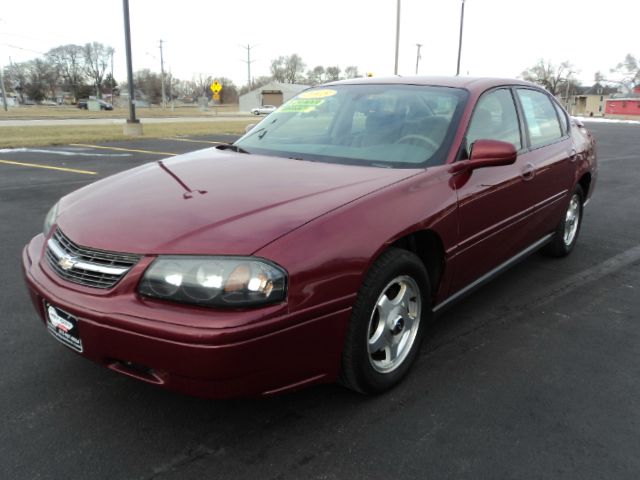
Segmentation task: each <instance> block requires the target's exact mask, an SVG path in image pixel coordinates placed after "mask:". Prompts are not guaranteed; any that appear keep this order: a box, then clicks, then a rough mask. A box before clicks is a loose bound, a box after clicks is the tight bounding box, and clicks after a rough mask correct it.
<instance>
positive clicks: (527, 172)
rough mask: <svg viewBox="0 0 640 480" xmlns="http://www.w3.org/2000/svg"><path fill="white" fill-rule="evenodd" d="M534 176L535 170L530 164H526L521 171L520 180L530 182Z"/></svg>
mask: <svg viewBox="0 0 640 480" xmlns="http://www.w3.org/2000/svg"><path fill="white" fill-rule="evenodd" d="M535 175H536V169H535V167H534V166H533V164H532V163H527V164H526V165H525V166H524V168H523V169H522V178H523V179H525V180H531V179H533V177H535Z"/></svg>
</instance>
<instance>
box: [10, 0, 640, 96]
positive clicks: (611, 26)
mask: <svg viewBox="0 0 640 480" xmlns="http://www.w3.org/2000/svg"><path fill="white" fill-rule="evenodd" d="M2 3H3V5H2V8H1V9H0V63H2V64H7V63H8V62H9V57H11V59H12V60H13V61H14V62H18V61H24V60H29V59H31V58H34V57H37V56H38V53H37V52H46V51H47V50H48V49H50V48H52V47H55V46H58V45H62V44H67V43H76V44H84V43H86V42H90V41H98V42H102V43H105V44H108V45H110V46H112V47H114V48H115V52H116V53H115V77H116V79H117V80H119V81H121V80H124V79H125V76H126V66H125V56H124V33H123V26H122V2H121V1H120V0H106V1H104V0H103V1H94V0H58V1H55V0H29V1H28V2H19V1H9V0H7V1H3V2H2ZM460 5H461V0H402V17H401V35H400V67H399V73H400V74H404V75H413V74H414V72H415V63H416V43H421V44H423V47H422V60H421V62H420V68H419V73H420V74H421V75H442V74H444V75H452V74H455V68H456V58H457V49H458V31H459V30H458V29H459V21H460ZM130 13H131V30H132V48H133V63H134V70H138V69H142V68H150V69H153V70H156V71H159V70H160V60H159V57H160V54H159V49H158V43H159V40H160V39H161V38H162V39H163V40H164V41H165V42H166V43H165V55H164V56H165V67H166V69H167V70H171V71H172V73H173V74H174V76H176V77H179V78H181V79H185V80H188V79H191V77H192V76H193V75H197V74H199V73H203V74H208V75H212V76H214V77H215V76H218V77H221V76H225V77H229V78H231V79H232V80H233V81H234V82H235V83H236V84H237V85H238V86H241V85H243V84H245V83H246V79H247V67H246V63H244V62H243V61H242V60H243V59H246V49H244V48H242V47H241V45H245V46H246V45H251V46H253V49H252V50H251V54H252V59H253V60H255V61H254V62H253V63H252V66H251V74H252V76H253V77H258V76H261V75H269V66H270V61H271V60H272V59H273V58H276V57H278V56H279V55H289V54H292V53H297V54H299V55H300V56H301V57H302V59H303V60H304V62H305V63H306V65H307V69H310V68H313V67H314V66H316V65H323V66H329V65H338V66H340V67H341V68H342V69H343V70H344V68H345V67H347V66H349V65H356V66H358V68H359V69H360V72H362V73H363V72H372V73H373V74H374V75H388V74H392V73H393V65H394V48H395V23H396V0H369V1H365V0H323V1H321V2H311V1H303V0H298V1H293V0H269V1H264V2H261V1H257V0H253V1H249V0H229V1H224V2H223V1H215V0H209V1H202V0H179V1H175V2H169V1H159V0H155V1H154V0H130ZM638 19H640V2H638V1H636V0H608V1H606V2H599V3H595V4H591V3H590V2H585V1H577V0H535V1H525V0H466V4H465V28H464V40H463V49H462V64H461V73H462V74H465V75H466V74H469V75H472V76H506V77H515V76H518V75H520V74H521V72H522V71H523V70H524V69H526V68H527V67H529V66H531V65H533V64H535V63H536V62H537V60H538V59H540V58H545V59H550V60H552V61H553V62H554V63H560V62H562V61H564V60H569V61H570V62H571V63H572V64H573V65H574V66H575V68H576V69H577V70H579V73H578V74H577V76H578V78H579V79H580V80H581V81H582V82H583V83H592V82H593V75H594V73H595V72H596V71H598V70H602V71H603V72H605V73H608V72H609V69H610V68H612V67H614V66H615V65H616V64H617V63H619V62H621V61H622V60H623V59H624V56H625V55H626V54H627V53H633V54H634V55H640V43H639V41H638V35H637V32H638V28H640V27H638V25H637V22H638Z"/></svg>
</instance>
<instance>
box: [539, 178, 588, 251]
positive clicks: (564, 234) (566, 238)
mask: <svg viewBox="0 0 640 480" xmlns="http://www.w3.org/2000/svg"><path fill="white" fill-rule="evenodd" d="M583 203H584V192H583V190H582V187H581V186H580V185H576V189H575V190H574V191H573V194H572V195H571V199H570V200H569V205H567V210H566V211H565V214H564V217H563V218H562V220H560V223H559V224H558V226H557V227H556V231H555V232H554V234H553V238H552V239H551V242H550V243H548V244H547V245H546V246H545V247H544V248H543V249H542V252H543V253H544V254H546V255H549V256H551V257H566V256H567V255H569V254H570V253H571V251H572V250H573V247H574V246H575V244H576V242H577V241H578V234H579V233H580V226H581V224H582V206H583Z"/></svg>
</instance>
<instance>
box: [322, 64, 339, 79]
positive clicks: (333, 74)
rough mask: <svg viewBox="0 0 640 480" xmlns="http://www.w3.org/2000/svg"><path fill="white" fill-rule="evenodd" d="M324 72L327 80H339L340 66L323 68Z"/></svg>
mask: <svg viewBox="0 0 640 480" xmlns="http://www.w3.org/2000/svg"><path fill="white" fill-rule="evenodd" d="M325 72H326V79H327V81H329V82H333V81H335V80H340V72H341V70H340V67H339V66H337V65H336V66H335V67H327V68H326V69H325Z"/></svg>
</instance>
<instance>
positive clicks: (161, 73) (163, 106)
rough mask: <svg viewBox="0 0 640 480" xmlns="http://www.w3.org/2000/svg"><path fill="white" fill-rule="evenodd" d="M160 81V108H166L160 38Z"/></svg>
mask: <svg viewBox="0 0 640 480" xmlns="http://www.w3.org/2000/svg"><path fill="white" fill-rule="evenodd" d="M160 82H161V83H162V108H167V97H166V96H165V93H164V57H163V55H162V39H160Z"/></svg>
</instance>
